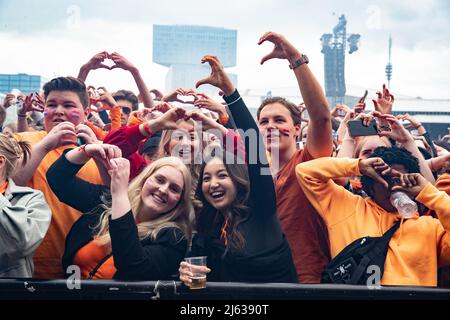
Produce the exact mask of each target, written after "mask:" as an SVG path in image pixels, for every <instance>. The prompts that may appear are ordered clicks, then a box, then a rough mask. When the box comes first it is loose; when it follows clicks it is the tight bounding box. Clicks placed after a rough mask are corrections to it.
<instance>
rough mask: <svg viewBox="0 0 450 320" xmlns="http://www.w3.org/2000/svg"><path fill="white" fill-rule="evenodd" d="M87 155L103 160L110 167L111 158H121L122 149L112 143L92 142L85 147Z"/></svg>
mask: <svg viewBox="0 0 450 320" xmlns="http://www.w3.org/2000/svg"><path fill="white" fill-rule="evenodd" d="M84 152H85V154H86V155H87V156H89V157H91V158H95V159H97V160H100V161H102V162H103V163H104V164H105V165H106V167H107V168H109V166H110V164H109V160H111V159H116V158H121V157H122V151H121V150H120V148H119V147H118V146H115V145H111V144H106V143H105V144H99V143H90V144H87V145H86V146H85V147H84Z"/></svg>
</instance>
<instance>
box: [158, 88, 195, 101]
mask: <svg viewBox="0 0 450 320" xmlns="http://www.w3.org/2000/svg"><path fill="white" fill-rule="evenodd" d="M193 93H194V94H193ZM178 96H194V101H195V99H196V96H195V91H193V90H185V89H183V88H178V89H177V90H175V91H173V92H171V93H169V94H168V95H166V96H164V97H162V99H161V101H164V102H181V103H193V102H194V101H185V100H182V99H180V98H179V97H178Z"/></svg>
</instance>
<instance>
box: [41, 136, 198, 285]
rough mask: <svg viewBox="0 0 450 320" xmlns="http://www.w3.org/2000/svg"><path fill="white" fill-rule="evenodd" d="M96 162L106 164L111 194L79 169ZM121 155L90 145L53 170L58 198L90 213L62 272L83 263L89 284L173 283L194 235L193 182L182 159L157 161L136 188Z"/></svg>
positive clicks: (69, 241) (71, 242)
mask: <svg viewBox="0 0 450 320" xmlns="http://www.w3.org/2000/svg"><path fill="white" fill-rule="evenodd" d="M90 158H94V159H96V160H97V162H98V163H99V162H100V163H103V164H104V165H105V166H106V167H107V168H108V173H109V175H110V177H111V188H108V187H106V186H101V185H94V184H91V183H88V182H86V181H84V180H82V179H80V178H78V177H76V174H77V172H78V170H79V169H80V168H81V167H82V166H83V164H84V163H86V162H87V161H88V160H89V159H90ZM129 174H130V165H129V161H128V160H127V159H124V158H121V152H120V149H119V148H118V147H116V146H112V145H108V144H103V145H100V144H88V145H85V146H83V147H79V148H76V149H73V150H71V151H69V152H67V153H65V154H63V155H62V156H61V157H60V158H59V159H58V160H57V161H56V162H55V163H54V164H53V165H52V167H51V168H50V169H49V171H48V172H47V179H48V182H49V184H50V187H51V188H52V190H53V192H54V193H55V194H56V196H57V197H58V198H59V199H60V200H61V201H63V202H64V203H66V204H68V205H70V206H72V207H74V208H76V209H77V210H79V211H81V212H84V213H85V214H84V215H83V216H82V217H81V218H80V219H79V220H78V221H77V222H76V223H75V224H74V226H73V227H72V230H71V231H70V233H69V234H68V236H67V238H66V250H65V253H64V256H63V267H64V269H66V268H67V267H68V266H70V265H78V266H79V267H80V270H81V275H82V278H85V279H86V278H87V279H111V278H115V279H122V280H160V279H171V277H172V275H174V274H175V273H176V272H177V268H178V265H179V263H180V261H181V260H182V259H183V257H184V256H185V253H186V250H187V245H188V242H189V240H190V236H191V228H190V225H189V212H190V211H191V201H190V199H189V195H190V193H191V178H190V175H189V170H188V169H187V168H186V166H185V165H184V164H183V163H182V161H181V160H180V159H178V158H175V157H167V158H164V159H160V160H157V161H154V162H153V163H152V164H150V165H149V166H147V167H146V168H145V169H144V170H143V171H142V172H141V173H140V174H139V175H138V176H137V177H136V178H135V179H133V180H132V181H131V183H129V182H128V181H129Z"/></svg>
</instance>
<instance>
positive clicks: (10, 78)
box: [0, 73, 45, 94]
mask: <svg viewBox="0 0 450 320" xmlns="http://www.w3.org/2000/svg"><path fill="white" fill-rule="evenodd" d="M44 82H45V81H44V79H43V78H42V77H41V76H36V75H28V74H25V73H19V74H0V93H3V94H5V93H9V92H11V90H14V89H16V90H20V91H21V92H23V93H24V94H29V93H31V92H35V91H39V90H41V88H42V86H43V85H44Z"/></svg>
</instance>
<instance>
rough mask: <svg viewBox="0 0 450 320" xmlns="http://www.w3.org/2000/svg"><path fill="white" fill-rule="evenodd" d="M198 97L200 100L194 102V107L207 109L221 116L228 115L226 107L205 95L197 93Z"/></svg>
mask: <svg viewBox="0 0 450 320" xmlns="http://www.w3.org/2000/svg"><path fill="white" fill-rule="evenodd" d="M197 96H198V97H199V98H198V100H197V101H195V102H194V106H196V107H198V108H205V109H208V110H210V111H213V112H217V113H218V114H219V115H225V114H227V109H226V108H225V105H223V104H221V103H220V102H218V101H216V100H214V99H212V98H210V97H208V96H207V95H206V94H204V93H197Z"/></svg>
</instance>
